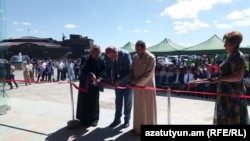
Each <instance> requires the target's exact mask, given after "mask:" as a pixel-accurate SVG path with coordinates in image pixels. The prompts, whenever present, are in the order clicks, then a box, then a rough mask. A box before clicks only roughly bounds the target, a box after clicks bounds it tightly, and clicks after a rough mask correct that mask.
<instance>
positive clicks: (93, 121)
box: [76, 45, 105, 126]
mask: <svg viewBox="0 0 250 141" xmlns="http://www.w3.org/2000/svg"><path fill="white" fill-rule="evenodd" d="M100 53H101V49H100V47H99V46H98V45H94V47H93V48H92V49H91V52H90V56H89V57H88V58H87V60H86V64H85V65H84V66H83V68H82V69H81V75H80V82H79V87H80V88H81V89H80V90H79V91H78V99H77V110H76V118H77V119H78V120H80V121H81V123H82V125H84V126H97V124H98V120H99V113H100V112H99V95H100V91H103V87H102V86H101V83H102V82H104V78H105V63H104V60H103V59H101V58H100ZM82 89H86V90H87V92H85V91H82Z"/></svg>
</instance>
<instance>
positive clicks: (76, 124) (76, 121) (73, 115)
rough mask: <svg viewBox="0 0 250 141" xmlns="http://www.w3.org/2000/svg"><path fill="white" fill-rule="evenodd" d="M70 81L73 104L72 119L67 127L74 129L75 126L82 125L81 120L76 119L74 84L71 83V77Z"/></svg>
mask: <svg viewBox="0 0 250 141" xmlns="http://www.w3.org/2000/svg"><path fill="white" fill-rule="evenodd" d="M69 82H70V96H71V106H72V120H70V121H68V123H67V127H68V128H70V129H73V128H78V127H80V126H81V122H80V121H79V120H76V119H75V114H74V113H75V110H74V98H73V87H72V84H71V78H69Z"/></svg>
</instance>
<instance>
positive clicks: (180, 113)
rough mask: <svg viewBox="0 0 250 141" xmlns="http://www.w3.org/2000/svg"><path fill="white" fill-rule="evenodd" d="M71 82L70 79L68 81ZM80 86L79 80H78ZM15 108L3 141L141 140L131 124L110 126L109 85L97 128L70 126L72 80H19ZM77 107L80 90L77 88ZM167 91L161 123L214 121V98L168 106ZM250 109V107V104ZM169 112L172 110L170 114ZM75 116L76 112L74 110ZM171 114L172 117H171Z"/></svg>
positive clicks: (160, 103) (160, 105)
mask: <svg viewBox="0 0 250 141" xmlns="http://www.w3.org/2000/svg"><path fill="white" fill-rule="evenodd" d="M19 79H23V77H22V71H17V72H16V80H19ZM64 82H67V81H64ZM75 84H76V85H78V82H75ZM6 88H7V93H8V95H9V100H10V101H9V102H10V106H11V109H10V110H9V111H7V113H6V114H4V115H0V140H1V141H44V140H45V141H73V140H74V141H83V140H84V141H85V140H87V141H114V140H117V141H139V140H140V137H139V136H135V135H133V134H132V133H131V130H132V127H133V120H132V119H133V111H132V117H131V121H130V126H129V127H128V128H126V129H123V128H122V127H121V126H119V127H117V128H115V129H112V128H109V127H108V125H109V124H110V123H111V122H112V121H113V119H114V108H115V107H114V98H115V97H114V96H115V95H114V90H113V89H111V88H105V90H104V92H102V93H101V95H100V107H101V109H100V120H99V124H98V126H97V127H89V128H84V127H81V128H77V129H68V128H66V127H67V122H68V121H70V120H72V119H73V112H72V104H71V96H70V85H69V84H68V83H63V82H62V83H61V82H54V83H40V84H38V83H32V84H31V85H28V86H26V85H24V83H21V82H20V83H19V87H18V89H15V87H14V89H12V90H10V89H9V86H6ZM73 97H74V110H75V109H76V99H77V89H75V88H73ZM168 104H169V103H168V97H167V93H166V92H164V91H160V92H157V110H158V124H164V125H168V124H182V125H185V124H186V125H188V124H192V125H202V124H211V123H212V117H213V110H214V100H213V99H203V98H199V97H193V96H176V95H175V94H172V95H171V99H170V107H168ZM248 109H249V111H250V106H248ZM168 113H170V114H169V115H168ZM74 115H75V111H74ZM168 117H170V118H168Z"/></svg>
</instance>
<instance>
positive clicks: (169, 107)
mask: <svg viewBox="0 0 250 141" xmlns="http://www.w3.org/2000/svg"><path fill="white" fill-rule="evenodd" d="M167 95H168V124H169V125H170V124H171V104H170V97H171V93H170V89H169V88H168V91H167Z"/></svg>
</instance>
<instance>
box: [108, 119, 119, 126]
mask: <svg viewBox="0 0 250 141" xmlns="http://www.w3.org/2000/svg"><path fill="white" fill-rule="evenodd" d="M120 123H121V121H120V120H114V121H113V122H112V123H111V124H110V125H109V127H115V126H117V125H119V124H120Z"/></svg>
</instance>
